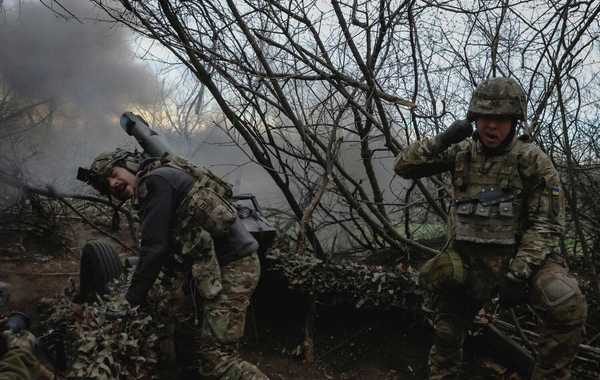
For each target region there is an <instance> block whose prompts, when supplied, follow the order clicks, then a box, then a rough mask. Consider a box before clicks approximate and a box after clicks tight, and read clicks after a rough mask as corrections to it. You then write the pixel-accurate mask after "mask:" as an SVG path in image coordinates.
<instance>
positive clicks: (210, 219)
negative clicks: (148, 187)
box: [139, 156, 237, 298]
mask: <svg viewBox="0 0 600 380" xmlns="http://www.w3.org/2000/svg"><path fill="white" fill-rule="evenodd" d="M163 166H166V167H171V168H175V169H179V170H183V171H184V172H186V173H188V174H190V175H191V176H192V177H194V179H196V182H195V183H194V186H193V187H192V189H191V190H190V191H189V192H188V193H187V194H186V196H185V197H184V199H183V200H182V201H181V204H180V205H179V206H178V207H177V209H176V210H175V213H174V219H175V220H176V223H175V225H174V227H173V229H172V231H171V235H172V236H173V239H174V243H175V244H176V245H178V246H179V248H180V249H179V250H175V251H174V252H173V258H174V260H175V261H176V262H177V263H179V264H182V265H183V266H184V267H185V266H187V265H190V270H191V273H192V277H193V279H194V280H195V282H196V288H197V289H198V291H199V292H200V295H201V296H203V297H205V298H212V297H214V296H215V295H217V294H218V293H219V292H220V291H221V289H222V288H223V286H222V284H221V269H220V266H219V262H218V260H217V255H216V252H215V249H214V242H213V236H220V235H224V234H226V233H227V232H228V231H229V228H230V227H231V226H232V225H233V223H235V221H236V219H237V211H236V210H235V208H234V207H233V205H232V204H231V202H230V201H229V199H230V198H231V196H232V188H233V186H232V185H230V184H229V183H227V182H225V181H223V180H222V179H221V178H219V177H218V176H216V175H215V174H213V173H212V172H211V171H209V170H201V169H200V168H198V167H197V166H196V165H195V164H194V163H192V162H191V161H189V160H187V159H185V158H183V157H177V156H175V157H173V159H172V160H171V161H168V162H166V161H165V156H163V157H162V158H161V159H160V160H158V161H156V162H154V163H152V164H151V165H149V166H148V167H147V168H146V169H145V170H144V171H143V172H141V173H140V174H139V175H140V176H142V177H143V176H144V175H147V174H148V173H150V172H152V171H153V170H156V169H158V168H160V167H163ZM186 270H187V269H186Z"/></svg>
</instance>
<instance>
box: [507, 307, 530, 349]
mask: <svg viewBox="0 0 600 380" xmlns="http://www.w3.org/2000/svg"><path fill="white" fill-rule="evenodd" d="M508 311H509V313H510V318H511V319H512V322H513V323H514V324H515V329H516V330H517V334H519V337H521V340H522V341H523V343H524V344H525V345H526V346H527V348H529V351H531V354H532V355H533V357H534V358H537V350H536V349H535V346H534V345H533V343H531V342H530V341H529V339H527V337H525V334H524V333H523V330H522V329H521V325H520V324H519V320H518V319H517V316H516V314H515V309H513V308H512V307H511V308H510V309H509V310H508Z"/></svg>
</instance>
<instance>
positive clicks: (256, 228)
mask: <svg viewBox="0 0 600 380" xmlns="http://www.w3.org/2000/svg"><path fill="white" fill-rule="evenodd" d="M120 123H121V128H123V130H124V131H125V132H127V134H128V135H130V136H133V137H135V139H136V140H137V142H138V143H139V144H140V146H141V147H142V149H143V150H144V152H143V154H142V155H143V156H144V157H145V158H148V157H161V156H162V155H163V154H165V153H169V154H171V155H174V156H175V155H180V153H179V152H177V151H176V150H174V149H173V148H172V147H171V146H170V145H169V143H168V142H167V141H166V140H165V139H164V138H163V137H162V136H160V135H159V134H158V133H156V132H155V131H153V130H152V129H151V128H150V125H149V124H148V122H146V120H144V119H143V118H142V117H141V116H138V115H136V114H134V113H132V112H125V113H123V115H121V120H120ZM231 201H232V202H234V206H236V208H237V212H238V217H239V218H240V219H241V220H242V222H243V223H244V226H245V227H246V229H247V230H248V232H250V233H251V234H252V236H254V238H255V239H256V240H257V241H258V244H259V253H261V254H264V253H265V252H266V250H267V249H268V248H270V247H271V245H272V244H273V241H274V239H275V234H276V229H275V228H274V227H273V226H272V225H271V224H270V223H269V221H268V220H267V218H266V217H265V216H264V214H263V212H262V209H261V208H260V206H259V205H258V202H257V200H256V197H255V196H254V195H253V194H238V195H234V196H233V197H232V199H231ZM244 201H249V202H251V206H252V208H250V207H248V206H246V203H249V202H246V203H245V202H244Z"/></svg>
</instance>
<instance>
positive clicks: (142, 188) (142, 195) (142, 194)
mask: <svg viewBox="0 0 600 380" xmlns="http://www.w3.org/2000/svg"><path fill="white" fill-rule="evenodd" d="M147 196H148V187H147V186H146V183H145V182H142V183H140V184H139V186H138V198H139V199H140V200H144V199H146V197H147Z"/></svg>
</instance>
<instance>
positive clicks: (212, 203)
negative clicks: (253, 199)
mask: <svg viewBox="0 0 600 380" xmlns="http://www.w3.org/2000/svg"><path fill="white" fill-rule="evenodd" d="M186 198H187V202H188V205H187V206H188V207H187V208H188V212H189V213H190V215H191V216H192V218H193V219H194V220H195V221H196V222H197V223H198V224H199V225H200V226H202V228H204V229H205V230H206V231H208V233H210V234H211V235H212V236H215V237H216V236H221V235H225V234H226V233H227V232H228V231H229V228H230V227H231V226H232V225H233V223H235V221H236V220H237V211H236V209H235V208H234V207H233V205H232V204H231V202H229V201H228V200H226V199H225V198H223V197H222V196H220V195H219V194H218V193H217V192H215V191H214V190H212V189H209V188H206V187H202V184H201V183H200V182H196V184H195V185H194V187H193V188H192V189H191V190H190V192H189V193H188V195H187V197H186Z"/></svg>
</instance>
